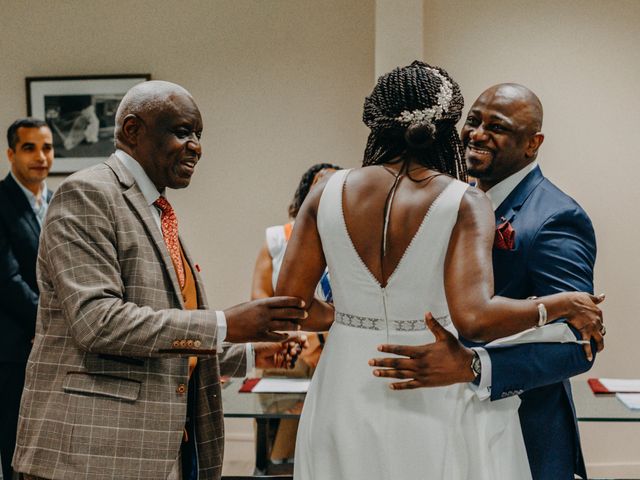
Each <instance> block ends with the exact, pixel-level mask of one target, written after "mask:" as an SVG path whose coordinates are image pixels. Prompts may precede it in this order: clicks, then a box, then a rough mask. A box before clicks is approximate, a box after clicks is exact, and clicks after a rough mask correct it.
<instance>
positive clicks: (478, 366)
mask: <svg viewBox="0 0 640 480" xmlns="http://www.w3.org/2000/svg"><path fill="white" fill-rule="evenodd" d="M471 370H473V373H474V374H475V376H476V377H477V376H478V375H480V372H481V371H482V363H481V362H480V357H479V356H478V354H477V353H476V354H474V356H473V360H471Z"/></svg>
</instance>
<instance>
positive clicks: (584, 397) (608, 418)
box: [571, 379, 640, 422]
mask: <svg viewBox="0 0 640 480" xmlns="http://www.w3.org/2000/svg"><path fill="white" fill-rule="evenodd" d="M571 390H572V391H573V403H574V404H575V406H576V416H577V418H578V421H579V422H640V410H631V409H629V408H627V407H625V406H624V405H623V404H622V402H621V401H620V400H618V399H617V398H616V396H615V395H614V394H610V393H605V394H602V393H600V394H598V395H595V394H594V393H593V392H592V391H591V388H590V387H589V384H588V383H587V381H586V380H585V379H573V380H571Z"/></svg>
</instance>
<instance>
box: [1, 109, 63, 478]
mask: <svg viewBox="0 0 640 480" xmlns="http://www.w3.org/2000/svg"><path fill="white" fill-rule="evenodd" d="M7 141H8V144H9V148H8V150H7V157H8V158H9V162H10V163H11V172H10V173H9V174H8V175H7V176H6V177H5V178H4V180H2V181H0V392H1V393H0V454H1V456H2V472H3V475H4V478H6V479H9V480H10V479H11V476H12V470H11V457H12V456H13V449H14V447H15V441H16V425H17V422H18V410H19V408H20V396H21V394H22V388H23V386H24V371H25V367H26V365H27V358H28V357H29V352H30V351H31V343H32V340H33V336H34V331H35V323H36V311H37V308H38V286H37V284H36V259H37V256H38V238H39V236H40V227H41V225H42V220H43V218H44V214H45V212H46V210H47V206H48V205H49V199H50V198H51V192H49V190H48V189H47V186H46V183H45V179H46V178H47V176H48V175H49V169H50V168H51V164H52V163H53V139H52V135H51V130H49V127H48V126H47V124H46V122H44V121H42V120H36V119H32V118H25V119H20V120H16V121H15V122H13V124H12V125H11V126H10V127H9V130H8V131H7Z"/></svg>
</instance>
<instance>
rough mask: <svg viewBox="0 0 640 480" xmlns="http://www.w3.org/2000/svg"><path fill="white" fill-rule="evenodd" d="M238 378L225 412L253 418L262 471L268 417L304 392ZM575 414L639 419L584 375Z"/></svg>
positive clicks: (291, 409)
mask: <svg viewBox="0 0 640 480" xmlns="http://www.w3.org/2000/svg"><path fill="white" fill-rule="evenodd" d="M241 386H242V380H241V379H237V378H235V379H231V380H229V381H227V382H226V383H225V384H224V386H223V389H222V404H223V409H224V416H225V417H229V418H255V419H256V423H257V432H256V473H257V474H263V473H265V471H266V468H267V465H268V461H269V451H270V446H269V440H268V439H269V420H270V419H280V418H299V417H300V412H301V411H302V404H303V403H304V399H305V394H304V393H239V392H238V390H239V389H240V387H241ZM571 387H572V390H573V401H574V404H575V407H576V415H577V418H578V421H580V422H640V410H630V409H628V408H627V407H625V406H624V405H623V404H622V403H621V402H620V401H619V400H618V399H617V398H616V397H615V395H612V394H599V395H594V393H593V392H592V391H591V388H589V385H588V384H587V381H586V380H585V379H574V380H572V381H571Z"/></svg>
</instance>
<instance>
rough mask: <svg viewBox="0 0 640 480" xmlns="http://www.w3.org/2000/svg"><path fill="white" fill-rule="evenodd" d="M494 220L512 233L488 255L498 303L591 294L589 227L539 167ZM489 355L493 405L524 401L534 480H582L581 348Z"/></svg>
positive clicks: (505, 350)
mask: <svg viewBox="0 0 640 480" xmlns="http://www.w3.org/2000/svg"><path fill="white" fill-rule="evenodd" d="M495 215H496V226H497V225H498V224H500V223H502V222H504V221H505V220H507V221H509V222H510V223H511V226H512V227H513V229H514V230H515V247H514V249H513V250H498V249H495V248H494V250H493V271H494V277H495V293H496V295H501V296H504V297H510V298H520V299H522V298H527V297H529V296H532V295H535V296H543V295H548V294H552V293H557V292H563V291H586V292H593V267H594V263H595V258H596V239H595V234H594V231H593V226H592V224H591V220H590V219H589V217H588V216H587V214H586V213H585V211H584V210H583V209H582V208H581V207H580V205H578V204H577V203H576V202H575V201H574V200H573V199H572V198H571V197H569V196H568V195H566V194H565V193H563V192H562V191H561V190H560V189H558V188H557V187H556V186H555V185H553V184H552V183H551V182H550V181H549V180H547V179H546V178H545V177H544V176H543V175H542V172H541V171H540V168H539V167H536V168H535V169H534V170H533V171H532V172H531V173H529V174H528V175H527V176H526V177H525V178H524V179H523V180H522V182H520V184H518V186H517V187H516V188H515V189H514V190H513V191H512V192H511V194H510V195H509V196H508V197H507V198H506V199H505V201H504V202H503V203H502V204H501V205H500V206H499V207H498V209H497V210H496V212H495ZM574 333H575V332H574ZM576 336H578V335H576ZM467 344H468V342H467ZM487 351H488V353H489V355H490V357H491V365H492V367H491V370H492V371H491V383H492V385H491V400H497V399H500V398H505V397H508V396H511V395H520V398H521V400H522V403H521V405H520V410H519V413H520V422H521V425H522V433H523V436H524V441H525V445H526V448H527V455H528V457H529V464H530V465H531V471H532V475H533V478H534V480H564V479H573V478H574V473H577V474H579V475H581V476H582V477H583V478H586V472H585V465H584V459H583V457H582V451H581V448H580V437H579V435H578V425H577V421H576V417H575V409H574V406H573V399H572V396H571V386H570V384H569V380H568V379H569V377H572V376H574V375H577V374H579V373H583V372H585V371H587V370H588V369H589V368H590V367H591V362H589V361H588V360H587V359H586V357H585V354H584V350H583V348H582V346H581V345H578V344H544V343H543V344H527V345H520V346H513V347H492V348H487ZM594 352H595V349H594Z"/></svg>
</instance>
